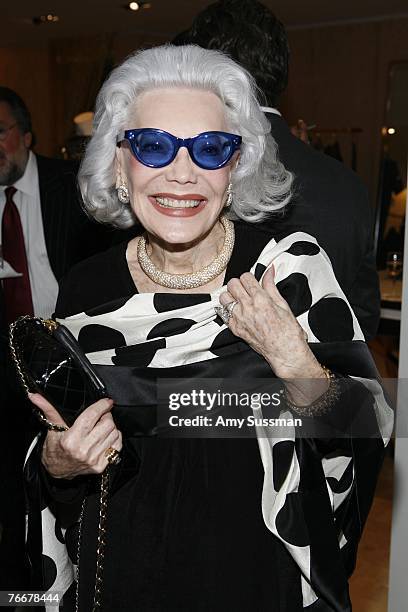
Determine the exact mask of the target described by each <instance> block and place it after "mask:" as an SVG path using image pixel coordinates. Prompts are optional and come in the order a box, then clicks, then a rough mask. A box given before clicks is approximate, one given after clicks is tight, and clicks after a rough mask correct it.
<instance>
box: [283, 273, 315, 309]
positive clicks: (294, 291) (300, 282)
mask: <svg viewBox="0 0 408 612" xmlns="http://www.w3.org/2000/svg"><path fill="white" fill-rule="evenodd" d="M276 288H277V289H278V291H279V293H280V294H281V296H282V297H283V298H284V299H285V300H286V301H287V303H288V304H289V306H290V309H291V311H292V312H293V314H294V315H295V317H299V316H300V315H301V314H303V313H304V312H306V311H307V310H309V308H310V306H311V304H312V293H311V291H310V288H309V282H308V279H307V276H305V275H304V274H300V273H298V272H293V274H290V275H289V276H288V277H287V278H285V279H283V280H281V281H279V282H278V283H276Z"/></svg>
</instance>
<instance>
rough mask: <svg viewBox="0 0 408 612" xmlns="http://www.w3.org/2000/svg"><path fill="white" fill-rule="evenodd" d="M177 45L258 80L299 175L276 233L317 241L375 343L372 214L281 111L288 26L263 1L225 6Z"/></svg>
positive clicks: (225, 1)
mask: <svg viewBox="0 0 408 612" xmlns="http://www.w3.org/2000/svg"><path fill="white" fill-rule="evenodd" d="M173 43H174V44H189V43H193V44H197V45H200V46H201V47H204V48H206V49H218V50H221V51H224V52H226V53H228V54H229V55H230V56H231V57H232V59H234V60H235V61H236V62H238V63H239V64H241V66H243V67H244V68H246V69H247V70H248V72H250V73H251V74H252V76H253V77H254V78H255V80H256V82H257V85H258V86H259V88H260V90H261V91H262V93H263V95H264V99H265V101H266V103H267V105H266V106H265V107H263V110H264V111H265V112H266V114H267V117H268V119H269V121H270V123H271V131H272V135H273V137H274V138H275V140H276V142H277V143H278V147H279V156H280V159H281V160H282V162H283V163H284V165H285V166H286V168H287V169H288V170H290V171H291V172H293V173H294V175H295V183H294V196H293V199H292V203H291V205H290V206H289V207H288V208H287V210H286V211H285V214H284V215H283V216H280V215H276V216H275V218H274V219H273V220H272V221H271V222H270V224H269V227H270V228H271V231H273V232H276V233H277V234H279V235H282V233H289V232H292V231H296V230H297V231H304V232H308V233H309V234H311V235H313V236H315V237H316V238H317V240H318V242H319V243H320V245H321V246H322V247H323V248H324V249H325V251H326V252H327V254H328V255H329V257H330V260H331V262H332V265H333V268H334V272H335V274H336V277H337V280H338V281H339V283H340V285H341V287H342V289H343V291H344V292H345V294H346V296H347V298H348V300H349V302H350V304H351V306H352V308H353V310H354V312H355V314H356V316H357V318H358V320H359V322H360V325H361V328H362V330H363V332H364V335H365V337H366V339H370V338H372V337H373V336H375V334H376V331H377V327H378V322H379V314H380V298H379V288H378V277H377V272H376V267H375V259H374V252H373V229H372V227H373V226H372V223H373V221H372V218H373V211H372V209H371V207H370V204H369V202H368V198H367V193H366V189H365V187H364V185H363V183H362V181H361V180H360V179H359V178H358V177H357V175H356V174H354V173H353V172H352V171H351V170H349V169H348V168H347V167H345V166H344V165H343V164H341V163H339V162H337V161H336V160H334V159H332V158H330V157H328V156H326V155H323V154H321V153H319V152H317V151H315V150H314V149H313V148H312V147H310V146H309V145H308V144H305V143H304V142H302V141H301V140H300V139H299V138H297V137H296V136H294V135H293V134H292V133H291V131H290V129H289V126H288V125H287V123H286V121H285V120H284V119H283V117H282V116H281V114H280V113H279V111H278V110H277V105H278V99H279V96H280V94H281V93H282V92H283V91H284V90H285V88H286V86H287V80H288V58H289V49H288V41H287V36H286V32H285V29H284V27H283V25H282V24H281V23H280V22H279V21H278V19H277V18H276V17H275V15H273V14H272V13H271V11H270V10H269V9H268V8H266V7H265V6H264V5H263V4H261V3H260V2H258V1H257V0H220V1H219V2H216V3H214V4H211V5H210V6H208V7H207V8H206V9H204V10H203V11H202V12H201V13H200V14H199V15H197V17H196V18H195V19H194V21H193V24H192V26H191V28H190V29H189V30H187V31H186V32H183V33H181V34H180V35H179V36H177V37H176V39H175V40H174V41H173Z"/></svg>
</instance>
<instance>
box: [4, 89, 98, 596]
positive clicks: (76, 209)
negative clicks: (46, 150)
mask: <svg viewBox="0 0 408 612" xmlns="http://www.w3.org/2000/svg"><path fill="white" fill-rule="evenodd" d="M33 144H34V136H33V130H32V124H31V117H30V113H29V110H28V108H27V106H26V104H25V103H24V101H23V100H22V99H21V98H20V96H19V95H18V94H17V93H16V92H14V91H13V90H12V89H9V88H8V87H2V86H0V222H1V238H0V244H1V261H0V379H1V380H0V382H1V383H2V384H1V389H2V391H1V393H2V396H1V398H0V400H1V419H2V421H1V422H2V427H1V431H2V434H1V443H2V446H1V447H2V449H3V451H4V455H3V458H2V462H1V465H2V469H3V470H4V476H2V478H1V483H2V490H1V495H0V499H1V500H2V501H1V505H0V523H1V526H2V537H1V541H0V564H1V570H0V576H1V578H0V582H1V584H0V587H1V588H2V589H5V588H14V587H15V588H20V587H21V586H24V583H23V584H22V580H23V576H24V570H23V561H22V557H23V538H24V504H23V493H22V481H21V468H22V462H23V457H24V449H25V446H26V441H25V438H26V435H27V430H28V429H29V425H28V419H29V417H30V414H31V410H30V411H29V410H28V408H27V406H26V401H25V399H24V398H23V397H20V396H19V395H16V393H17V391H16V390H15V386H14V370H13V369H12V367H11V365H10V363H9V362H8V357H7V354H8V351H7V344H8V338H7V327H8V324H9V323H11V322H12V321H14V320H15V319H16V318H17V317H19V316H21V315H36V316H41V317H50V316H51V315H52V313H53V312H54V308H55V303H56V299H57V294H58V281H59V280H60V279H61V278H62V276H63V275H64V274H65V273H66V272H67V271H68V270H69V269H70V267H71V266H72V265H73V264H75V263H77V262H78V261H80V260H82V259H84V258H86V257H88V256H90V255H92V254H93V253H95V252H97V251H98V250H103V249H104V248H105V247H106V246H108V240H107V239H108V236H109V234H107V233H106V231H105V230H104V228H103V227H102V226H99V225H98V224H96V223H95V222H93V221H91V220H90V219H89V218H88V216H87V215H86V214H85V212H84V211H83V210H82V207H81V204H80V200H79V195H78V191H77V186H76V173H77V170H78V167H77V165H76V164H74V163H70V162H65V161H63V160H59V159H49V158H46V157H43V156H41V155H36V154H34V153H33V151H32V150H31V147H32V146H33ZM10 406H13V409H12V410H11V409H10Z"/></svg>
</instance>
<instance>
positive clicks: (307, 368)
mask: <svg viewBox="0 0 408 612" xmlns="http://www.w3.org/2000/svg"><path fill="white" fill-rule="evenodd" d="M227 289H228V291H226V292H225V293H222V294H221V296H220V303H221V304H222V305H223V306H226V305H227V304H229V303H231V302H234V301H236V302H238V303H237V304H236V305H235V306H234V309H233V315H232V317H230V319H229V321H228V326H229V328H230V330H231V331H232V332H233V333H234V334H235V335H236V336H238V337H239V338H242V340H244V341H245V342H247V343H248V344H249V345H250V346H251V347H252V348H253V349H254V350H255V351H256V352H257V353H260V354H261V355H262V356H263V357H264V358H265V359H266V361H267V362H268V363H269V365H270V366H271V368H272V370H273V371H274V373H275V374H276V376H278V377H279V378H282V379H290V378H321V377H322V375H323V376H324V372H322V368H321V366H320V364H319V362H318V361H317V360H316V358H315V357H314V355H313V353H312V351H311V350H310V348H309V347H308V345H307V337H306V333H305V332H304V330H303V329H302V327H301V326H300V325H299V323H298V322H297V321H296V318H295V316H294V315H293V313H292V311H291V309H290V307H289V305H288V303H287V302H286V301H285V300H284V298H283V297H282V296H281V295H280V293H279V291H278V289H277V288H276V285H275V270H274V268H273V266H271V268H270V269H269V270H268V271H267V272H266V273H265V274H264V277H263V281H262V285H261V284H260V283H259V282H258V281H257V280H256V278H255V277H254V276H253V274H251V273H250V272H245V274H242V276H240V278H239V279H238V278H233V279H231V280H230V281H229V282H228V284H227Z"/></svg>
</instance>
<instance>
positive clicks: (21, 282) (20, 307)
mask: <svg viewBox="0 0 408 612" xmlns="http://www.w3.org/2000/svg"><path fill="white" fill-rule="evenodd" d="M16 191H17V189H16V188H15V187H7V189H6V190H5V194H6V205H5V207H4V212H3V220H2V226H1V234H2V250H3V258H4V259H5V261H7V262H8V263H9V264H10V265H11V266H12V267H13V268H14V270H16V272H20V273H21V274H22V276H18V277H16V278H5V279H3V292H4V300H5V306H6V318H7V322H8V323H12V322H13V321H15V319H17V317H19V316H21V315H25V314H27V315H33V314H34V310H33V300H32V296H31V286H30V276H29V273H28V263H27V254H26V250H25V244H24V234H23V228H22V225H21V219H20V214H19V212H18V209H17V206H16V205H15V203H14V200H13V195H14V194H15V193H16Z"/></svg>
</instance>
